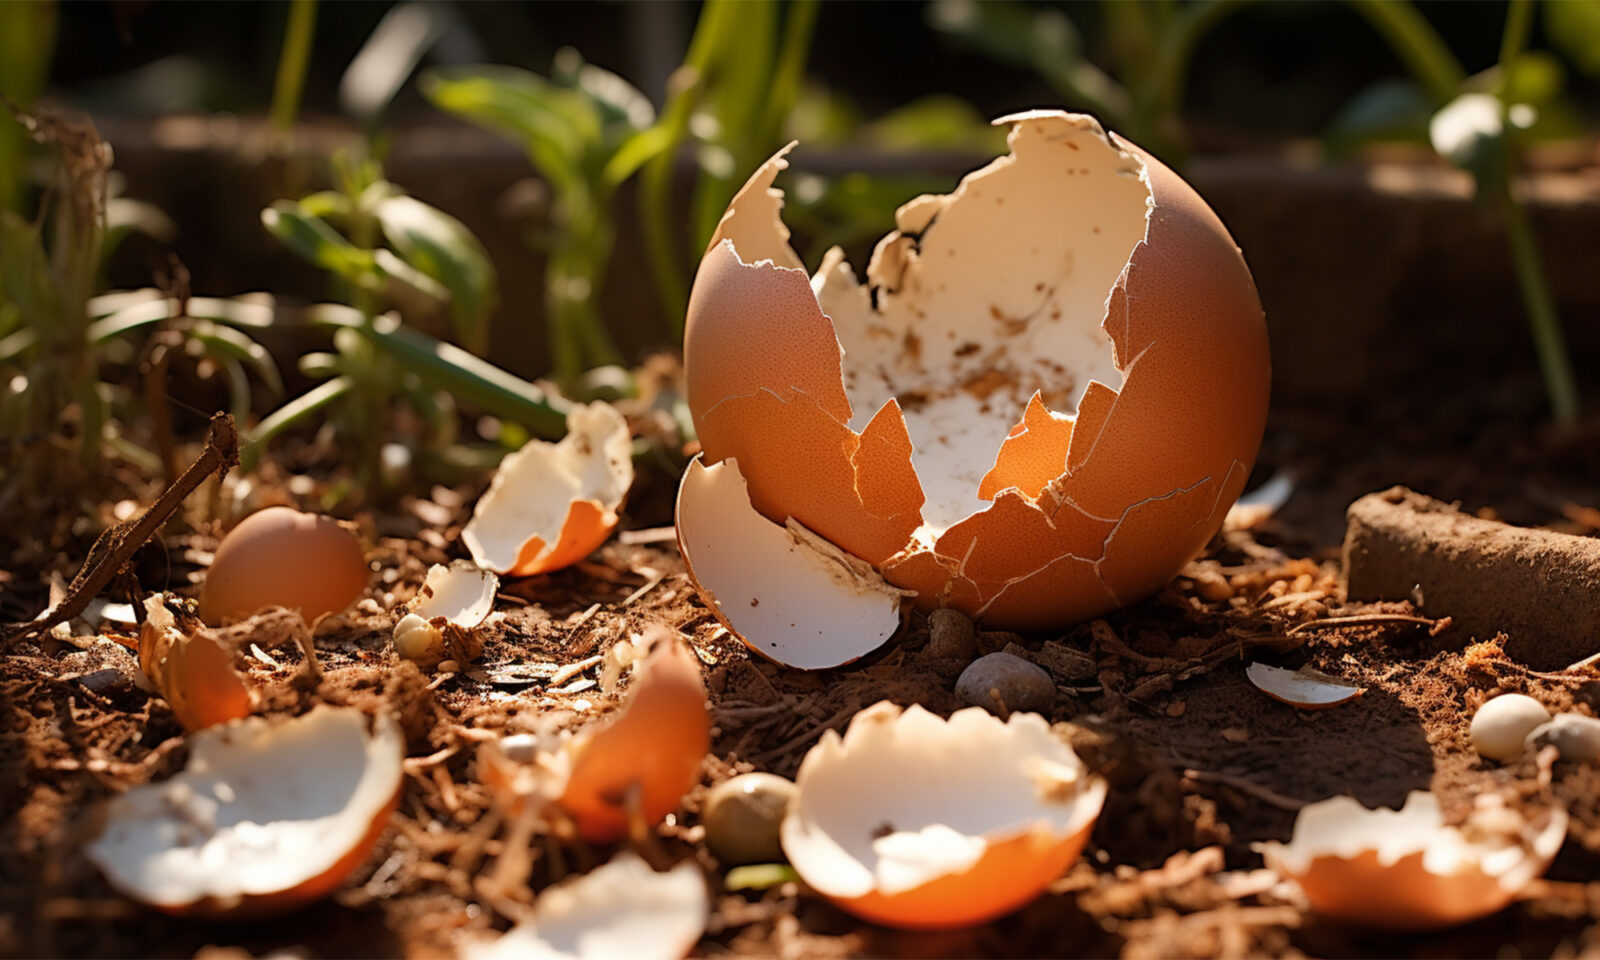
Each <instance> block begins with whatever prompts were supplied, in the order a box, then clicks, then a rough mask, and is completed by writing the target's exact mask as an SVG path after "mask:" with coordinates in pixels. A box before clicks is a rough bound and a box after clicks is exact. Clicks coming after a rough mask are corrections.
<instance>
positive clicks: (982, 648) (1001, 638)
mask: <svg viewBox="0 0 1600 960" xmlns="http://www.w3.org/2000/svg"><path fill="white" fill-rule="evenodd" d="M1023 642H1024V638H1023V636H1022V634H1020V633H1012V632H1011V631H1009V630H985V631H983V632H982V633H980V634H978V652H979V653H986V654H987V653H996V652H998V651H1001V650H1004V649H1005V648H1006V647H1010V646H1021V645H1022V644H1023Z"/></svg>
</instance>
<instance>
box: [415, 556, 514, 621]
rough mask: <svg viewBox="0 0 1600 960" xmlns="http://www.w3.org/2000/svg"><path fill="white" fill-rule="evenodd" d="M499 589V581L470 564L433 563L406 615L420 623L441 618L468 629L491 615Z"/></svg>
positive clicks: (456, 562)
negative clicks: (414, 616) (420, 619)
mask: <svg viewBox="0 0 1600 960" xmlns="http://www.w3.org/2000/svg"><path fill="white" fill-rule="evenodd" d="M499 589H500V578H499V577H497V576H495V575H494V574H493V573H492V572H490V571H488V570H485V569H483V568H482V567H479V566H478V565H476V564H474V563H470V562H468V561H466V560H455V561H452V562H451V563H450V565H449V566H445V565H444V564H442V563H436V564H434V565H433V566H431V567H429V568H428V575H427V577H426V578H425V579H424V580H423V581H422V589H421V590H419V591H418V592H417V596H416V599H414V600H412V601H411V608H410V612H411V613H414V614H416V615H417V616H419V617H421V618H422V619H424V620H432V619H433V618H435V617H443V618H445V619H446V620H448V621H449V622H451V623H453V624H455V625H456V626H458V627H460V628H462V629H463V630H471V629H472V628H473V627H476V626H477V625H478V624H480V623H482V622H483V621H484V620H485V619H487V618H488V616H489V614H490V613H492V612H494V595H495V592H496V591H497V590H499Z"/></svg>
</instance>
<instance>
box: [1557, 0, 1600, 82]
mask: <svg viewBox="0 0 1600 960" xmlns="http://www.w3.org/2000/svg"><path fill="white" fill-rule="evenodd" d="M1544 32H1545V36H1546V37H1548V38H1549V40H1550V45H1551V46H1552V47H1555V48H1556V49H1557V50H1560V51H1561V53H1562V55H1563V56H1565V57H1566V58H1567V59H1568V60H1570V61H1571V62H1572V65H1573V66H1574V67H1577V68H1578V69H1579V70H1580V71H1582V72H1583V73H1584V74H1586V75H1588V76H1591V77H1594V76H1600V0H1550V2H1548V3H1546V4H1545V5H1544Z"/></svg>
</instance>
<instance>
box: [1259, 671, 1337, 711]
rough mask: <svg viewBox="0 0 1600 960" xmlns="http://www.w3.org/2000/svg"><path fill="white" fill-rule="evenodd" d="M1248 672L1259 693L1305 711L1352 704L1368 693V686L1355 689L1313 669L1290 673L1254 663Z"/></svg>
mask: <svg viewBox="0 0 1600 960" xmlns="http://www.w3.org/2000/svg"><path fill="white" fill-rule="evenodd" d="M1244 673H1245V676H1246V677H1249V678H1250V682H1251V683H1253V684H1255V687H1256V689H1257V690H1260V691H1261V692H1262V693H1264V694H1266V695H1267V696H1269V697H1271V698H1272V699H1274V700H1278V701H1281V702H1283V703H1287V704H1288V705H1289V706H1291V707H1299V708H1300V709H1301V710H1326V709H1327V708H1329V707H1337V706H1338V705H1339V704H1341V703H1348V702H1349V701H1351V700H1354V699H1355V698H1356V697H1359V696H1361V695H1362V694H1363V693H1366V692H1367V689H1366V688H1365V687H1354V686H1351V685H1350V684H1348V683H1344V682H1342V681H1340V680H1339V679H1337V678H1335V677H1330V676H1328V675H1327V674H1325V673H1319V672H1318V671H1316V670H1312V669H1310V668H1309V667H1302V668H1301V669H1299V670H1287V669H1284V668H1283V667H1274V666H1271V665H1269V664H1265V663H1252V664H1250V666H1248V667H1246V668H1245V671H1244Z"/></svg>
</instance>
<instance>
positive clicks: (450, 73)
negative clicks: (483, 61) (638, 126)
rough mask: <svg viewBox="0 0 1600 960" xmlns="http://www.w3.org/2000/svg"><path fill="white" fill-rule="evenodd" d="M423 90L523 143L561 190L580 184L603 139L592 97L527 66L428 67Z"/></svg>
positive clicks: (436, 101) (457, 111)
mask: <svg viewBox="0 0 1600 960" xmlns="http://www.w3.org/2000/svg"><path fill="white" fill-rule="evenodd" d="M421 88H422V92H423V95H424V96H426V97H427V98H428V99H429V100H430V101H432V102H433V104H434V105H435V106H437V107H439V108H440V109H442V110H448V111H449V112H451V113H454V114H457V115H458V116H461V117H465V118H466V119H468V120H471V121H473V122H474V123H477V124H479V125H480V126H483V127H487V128H488V129H490V130H494V131H496V132H497V133H500V134H502V135H504V136H507V137H510V138H511V139H512V140H514V141H516V142H518V143H520V144H522V145H523V147H524V148H525V149H526V150H527V151H528V156H529V158H530V159H531V160H532V161H533V164H534V166H535V167H537V168H538V169H539V172H540V173H542V174H543V175H544V176H545V178H546V179H547V180H549V181H550V182H551V185H552V186H553V187H555V188H556V189H557V190H558V191H560V192H563V193H565V192H567V191H569V190H572V189H575V188H576V187H578V186H579V184H580V183H581V181H582V178H583V169H584V166H585V163H586V160H587V158H588V157H589V155H590V154H591V153H592V152H593V150H594V148H595V147H596V146H597V145H598V144H599V143H600V142H601V140H602V134H603V129H602V127H603V124H602V121H601V118H600V115H599V108H598V107H597V106H596V105H595V103H594V101H593V100H592V99H590V98H589V97H588V96H586V95H585V94H583V93H581V92H579V91H576V90H570V89H565V88H562V87H559V86H556V85H555V84H553V83H551V82H550V81H548V80H546V79H545V78H544V77H541V76H539V75H538V74H535V73H530V72H528V71H527V70H519V69H516V68H514V67H492V66H484V67H470V68H452V69H436V70H430V71H428V72H427V73H425V74H423V76H422V81H421Z"/></svg>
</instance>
